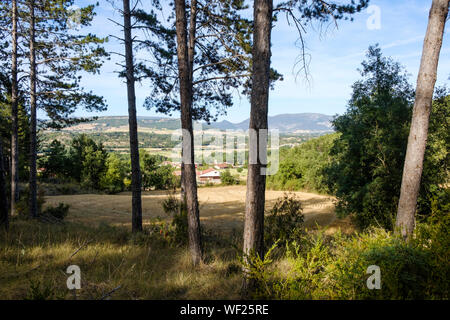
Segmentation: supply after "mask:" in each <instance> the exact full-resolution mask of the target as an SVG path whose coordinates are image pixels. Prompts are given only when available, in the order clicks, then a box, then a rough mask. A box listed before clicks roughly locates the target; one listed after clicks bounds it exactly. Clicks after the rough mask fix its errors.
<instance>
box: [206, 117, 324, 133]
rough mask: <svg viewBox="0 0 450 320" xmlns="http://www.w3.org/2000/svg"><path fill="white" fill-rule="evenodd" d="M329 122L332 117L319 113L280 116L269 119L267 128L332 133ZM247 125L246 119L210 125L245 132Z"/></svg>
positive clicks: (291, 131) (282, 130) (287, 131)
mask: <svg viewBox="0 0 450 320" xmlns="http://www.w3.org/2000/svg"><path fill="white" fill-rule="evenodd" d="M331 120H333V117H332V116H327V115H324V114H320V113H296V114H280V115H276V116H271V117H269V128H270V129H278V130H280V132H282V133H301V132H329V131H330V132H331V131H333V128H332V125H331ZM248 125H249V120H248V119H247V120H245V121H242V122H239V123H232V122H229V121H226V120H224V121H221V122H218V123H213V124H211V127H213V128H218V129H223V130H233V129H234V130H246V129H248Z"/></svg>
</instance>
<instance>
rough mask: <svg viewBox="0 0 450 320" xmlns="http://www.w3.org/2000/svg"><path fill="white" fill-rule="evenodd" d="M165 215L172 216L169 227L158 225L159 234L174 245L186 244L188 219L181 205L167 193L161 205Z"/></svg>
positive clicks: (173, 196)
mask: <svg viewBox="0 0 450 320" xmlns="http://www.w3.org/2000/svg"><path fill="white" fill-rule="evenodd" d="M162 207H163V210H164V212H165V213H166V214H168V215H170V216H172V222H171V224H170V226H168V225H166V224H164V223H163V224H161V223H160V224H159V226H160V228H159V233H160V234H162V235H164V237H165V238H167V239H168V240H169V242H171V243H173V244H176V245H184V244H187V242H188V219H187V211H186V208H185V206H184V205H183V203H181V201H180V200H178V199H177V198H176V197H175V195H174V194H173V193H169V196H168V197H167V199H165V200H164V201H163V203H162Z"/></svg>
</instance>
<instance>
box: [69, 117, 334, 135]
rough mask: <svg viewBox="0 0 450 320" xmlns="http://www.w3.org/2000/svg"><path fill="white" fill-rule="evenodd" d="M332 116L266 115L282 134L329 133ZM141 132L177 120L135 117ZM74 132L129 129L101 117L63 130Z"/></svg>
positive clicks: (222, 125) (119, 120) (176, 124)
mask: <svg viewBox="0 0 450 320" xmlns="http://www.w3.org/2000/svg"><path fill="white" fill-rule="evenodd" d="M332 118H333V117H332V116H328V115H324V114H319V113H298V114H281V115H276V116H272V117H269V128H270V129H278V130H279V131H280V132H281V133H284V134H296V133H319V132H331V131H333V130H332V127H331V122H330V121H331V120H332ZM248 124H249V120H248V119H247V120H244V121H242V122H239V123H232V122H230V121H227V120H223V121H220V122H216V123H212V124H211V125H209V126H204V128H205V129H220V130H244V131H245V130H247V129H248ZM138 126H139V129H140V131H147V132H148V131H152V132H154V133H164V132H167V131H172V130H177V129H179V128H180V120H179V119H177V118H165V117H138ZM64 130H65V131H73V132H121V131H127V130H128V117H126V116H116V117H100V118H98V119H97V120H94V121H92V122H89V123H83V124H78V125H76V126H72V127H69V128H66V129H64Z"/></svg>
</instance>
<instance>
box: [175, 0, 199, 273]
mask: <svg viewBox="0 0 450 320" xmlns="http://www.w3.org/2000/svg"><path fill="white" fill-rule="evenodd" d="M191 7H193V8H191V22H192V21H193V22H194V25H193V26H192V25H191V30H192V27H194V28H195V17H192V15H194V16H195V15H196V13H195V11H196V1H193V2H192V3H191ZM175 12H176V30H177V54H178V71H179V78H180V99H181V128H182V130H183V158H182V163H183V168H184V174H183V182H182V183H184V188H185V194H186V206H187V215H188V237H189V249H190V251H191V256H192V262H193V264H194V265H197V264H199V263H200V262H201V260H202V242H201V233H200V218H199V209H198V198H197V177H196V173H195V162H194V135H193V127H192V113H191V108H192V62H191V63H190V58H191V59H192V61H193V55H194V51H193V49H194V48H193V47H191V46H189V47H188V39H187V21H186V3H185V1H184V0H176V1H175ZM190 36H191V37H192V38H191V39H190V41H189V43H190V44H193V43H194V42H193V41H194V37H195V31H194V33H193V34H191V35H190ZM191 50H192V51H191ZM189 51H191V55H189Z"/></svg>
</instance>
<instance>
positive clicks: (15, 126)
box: [11, 0, 19, 216]
mask: <svg viewBox="0 0 450 320" xmlns="http://www.w3.org/2000/svg"><path fill="white" fill-rule="evenodd" d="M17 11H18V10H17V0H13V1H12V44H11V46H12V55H11V56H12V61H11V120H12V128H11V215H12V216H14V215H15V214H16V203H17V201H18V200H19V115H18V80H17V38H18V36H17V21H18V12H17Z"/></svg>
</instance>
